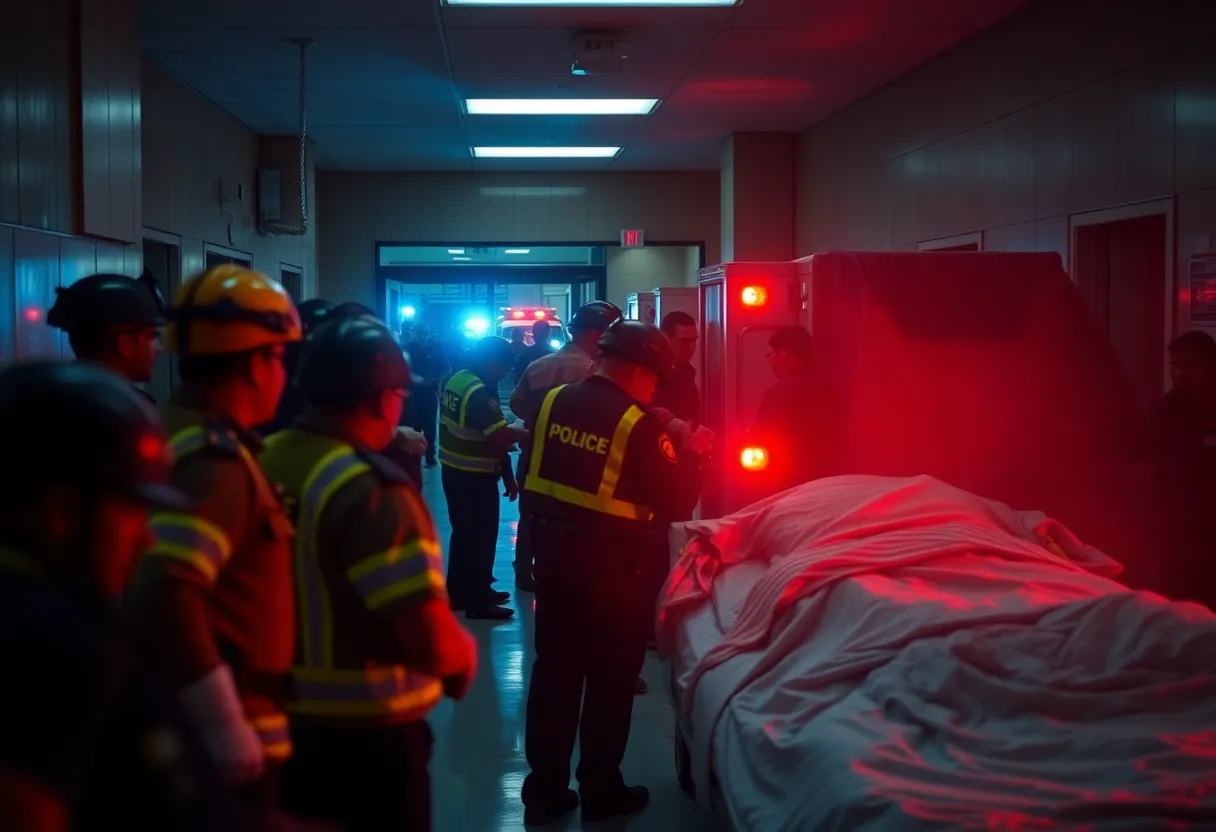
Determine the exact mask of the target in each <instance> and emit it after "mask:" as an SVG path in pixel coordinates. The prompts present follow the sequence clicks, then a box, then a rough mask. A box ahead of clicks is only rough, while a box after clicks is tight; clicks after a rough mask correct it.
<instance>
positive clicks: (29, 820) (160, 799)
mask: <svg viewBox="0 0 1216 832" xmlns="http://www.w3.org/2000/svg"><path fill="white" fill-rule="evenodd" d="M119 291H122V290H119ZM0 434H2V435H4V436H6V437H10V438H11V439H12V438H15V439H16V440H17V441H21V442H28V443H30V444H31V445H32V446H33V447H36V448H38V449H39V452H38V458H37V459H38V464H37V465H33V466H30V467H28V468H26V469H24V470H23V471H22V473H21V476H19V477H16V476H13V477H6V478H5V479H4V480H3V482H2V483H0V662H3V664H4V669H5V678H4V683H3V684H2V685H0V723H2V725H0V734H2V735H3V737H4V741H3V743H0V828H3V829H11V830H37V832H48V831H49V830H60V829H97V830H106V829H114V830H118V829H124V830H147V832H153V831H154V830H163V829H176V830H223V832H229V830H240V829H247V828H249V827H248V825H247V819H245V818H243V812H241V810H240V807H239V804H237V803H236V802H235V801H234V800H233V799H232V796H231V795H230V794H229V791H228V789H227V788H226V787H225V785H224V784H223V783H222V781H221V780H220V777H219V775H218V773H217V772H216V771H215V767H214V765H213V764H212V762H211V760H210V758H209V756H208V754H207V751H206V750H205V749H204V748H202V747H201V746H200V745H199V744H198V743H197V741H196V739H195V737H194V735H193V731H192V730H191V727H190V726H189V724H188V723H187V722H186V721H185V719H184V718H182V717H181V716H180V715H179V714H178V712H177V709H176V708H175V707H174V706H173V703H172V701H171V700H169V699H167V698H166V697H165V696H164V691H163V690H162V689H161V686H160V685H159V684H157V680H156V679H155V678H154V676H153V675H152V674H151V673H149V672H148V671H147V669H146V668H144V667H143V666H142V665H141V663H140V661H139V659H138V656H137V651H136V650H135V649H134V647H133V645H131V644H130V643H129V641H128V639H127V637H126V632H125V628H124V627H123V626H122V623H121V622H120V621H118V620H117V616H116V615H115V610H114V608H113V606H112V603H113V601H114V599H115V598H116V597H117V596H119V595H120V593H121V592H122V589H123V587H124V585H125V583H126V579H127V577H128V575H129V573H130V570H131V568H132V567H133V565H134V564H135V561H136V559H137V558H138V556H139V553H140V551H141V550H142V548H143V547H144V545H146V543H147V536H148V510H149V508H168V509H173V510H180V509H182V508H183V507H184V506H185V505H186V504H187V500H186V497H185V495H183V494H181V493H180V492H178V491H177V490H175V489H173V488H171V487H170V486H169V484H168V482H169V474H170V467H171V463H170V457H169V451H168V448H167V438H166V436H165V433H164V428H162V427H161V425H160V422H159V420H158V419H157V417H156V412H155V410H153V409H152V408H151V407H150V406H148V404H147V402H146V401H145V400H144V399H143V398H142V397H140V396H139V395H138V394H137V393H136V391H135V390H134V389H133V388H131V387H130V386H129V385H128V384H126V383H125V382H124V381H123V380H122V379H120V378H118V377H116V376H115V375H113V374H112V373H110V372H108V371H106V370H104V369H101V368H98V367H92V366H86V365H81V364H75V365H73V364H65V363H62V362H58V361H55V362H37V363H28V364H18V365H13V366H9V367H6V368H4V369H3V370H0Z"/></svg>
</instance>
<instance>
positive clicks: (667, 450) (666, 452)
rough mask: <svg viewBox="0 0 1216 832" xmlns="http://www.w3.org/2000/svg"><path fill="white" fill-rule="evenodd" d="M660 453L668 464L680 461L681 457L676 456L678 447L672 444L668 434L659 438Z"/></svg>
mask: <svg viewBox="0 0 1216 832" xmlns="http://www.w3.org/2000/svg"><path fill="white" fill-rule="evenodd" d="M659 453H661V454H662V455H663V456H664V457H665V458H666V459H667V461H668V462H678V461H679V457H678V456H676V446H675V445H673V444H672V443H671V437H670V436H668V435H667V434H666V433H664V434H662V435H660V436H659Z"/></svg>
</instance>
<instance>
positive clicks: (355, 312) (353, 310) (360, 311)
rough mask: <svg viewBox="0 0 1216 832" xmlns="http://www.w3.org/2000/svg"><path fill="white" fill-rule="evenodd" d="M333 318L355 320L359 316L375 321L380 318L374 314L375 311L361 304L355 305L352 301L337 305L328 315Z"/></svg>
mask: <svg viewBox="0 0 1216 832" xmlns="http://www.w3.org/2000/svg"><path fill="white" fill-rule="evenodd" d="M330 314H331V315H333V317H335V318H357V317H359V316H360V315H370V316H371V317H373V318H375V319H376V320H377V321H378V320H380V316H379V315H377V314H376V310H375V309H372V308H371V307H370V306H364V305H363V304H361V303H355V302H354V301H353V300H348V301H347V302H346V303H339V304H338V305H337V306H335V307H334V309H333V312H331V313H330Z"/></svg>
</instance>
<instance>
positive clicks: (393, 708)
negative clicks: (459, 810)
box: [261, 321, 458, 832]
mask: <svg viewBox="0 0 1216 832" xmlns="http://www.w3.org/2000/svg"><path fill="white" fill-rule="evenodd" d="M410 375H411V374H410V368H409V365H408V363H407V362H406V361H405V359H404V356H403V355H402V354H401V352H400V349H399V347H398V345H397V343H396V341H395V340H394V339H393V337H392V334H391V333H390V332H389V330H388V328H387V327H385V326H384V325H383V324H381V323H380V322H378V321H343V322H340V323H335V324H330V325H329V326H327V327H325V328H324V329H323V330H321V331H319V332H317V333H316V334H315V335H314V336H313V338H312V339H310V341H309V342H308V344H307V346H306V349H305V353H304V358H303V363H302V367H301V382H302V389H303V390H304V391H305V393H306V394H307V395H308V397H309V400H310V401H311V402H313V403H314V404H315V405H318V407H320V408H324V407H325V406H326V404H328V403H329V402H333V404H330V405H329V406H330V407H331V408H338V411H337V412H338V413H340V412H342V411H343V410H350V409H352V408H354V409H357V408H358V406H359V405H360V404H361V403H362V402H363V401H366V400H368V399H371V398H374V397H375V396H376V395H377V394H379V393H380V392H382V391H384V390H398V389H406V388H408V387H409V386H410V381H411V378H410ZM322 413H325V414H326V415H320V414H322ZM261 461H262V464H263V465H264V466H265V468H266V470H267V472H268V473H269V474H270V475H271V476H272V477H274V479H275V480H276V481H278V482H280V483H281V484H282V485H283V487H284V489H285V491H286V493H287V496H288V499H289V501H290V503H291V504H292V505H293V506H294V514H295V520H296V523H297V527H298V534H297V537H296V542H295V547H294V562H295V579H296V593H297V597H298V598H299V600H300V606H299V619H298V638H297V641H296V644H297V649H296V656H295V661H294V666H293V668H292V685H291V690H292V696H291V699H290V701H289V710H290V712H291V716H292V730H293V740H294V745H295V752H294V754H293V756H292V759H291V761H290V762H289V763H288V764H287V767H286V769H285V770H284V776H283V796H284V804H285V806H286V808H287V809H288V810H289V811H292V812H293V813H295V814H299V815H301V816H304V817H310V818H318V819H324V820H329V821H333V822H337V823H341V824H342V825H343V828H345V829H347V830H348V831H349V832H361V831H362V830H426V829H428V828H429V827H430V788H429V776H428V773H427V767H428V762H429V759H430V753H431V732H430V729H429V728H428V727H427V724H426V722H425V721H424V717H425V716H426V714H427V712H428V711H430V710H431V708H432V707H433V706H434V705H435V703H436V702H438V701H439V699H440V698H441V697H442V696H443V694H444V685H443V683H442V682H441V681H440V679H438V678H435V677H433V676H429V675H426V674H425V673H422V672H417V671H416V670H415V669H413V668H411V667H410V666H408V662H407V661H406V660H405V653H406V650H405V649H404V648H403V646H402V638H403V637H406V636H408V637H411V638H412V637H414V636H415V635H416V633H412V632H411V630H415V629H416V628H417V627H418V626H419V623H418V620H417V618H416V613H417V611H418V610H419V608H420V607H421V606H423V605H426V604H428V603H430V602H438V603H440V604H442V605H444V607H443V609H444V614H445V615H446V616H447V617H448V618H449V619H450V618H451V613H450V612H448V611H446V604H447V593H446V592H445V591H444V583H443V571H442V562H441V553H440V546H439V540H438V538H437V536H436V531H435V525H434V523H433V522H432V520H431V516H430V513H429V512H428V511H427V509H426V506H425V505H424V504H423V502H422V498H421V496H420V495H419V494H418V492H417V490H416V489H415V488H414V487H413V485H412V484H411V483H409V481H408V480H407V478H406V477H405V475H404V473H403V472H402V471H401V470H400V469H399V468H398V467H397V466H395V465H394V464H392V463H391V462H390V461H388V460H387V459H386V458H385V457H383V456H380V455H378V454H376V453H373V452H372V451H370V450H369V449H367V448H366V447H365V446H364V445H363V444H362V443H361V442H360V441H359V440H358V439H357V438H356V437H354V436H352V435H349V434H348V431H347V429H346V428H345V427H344V426H343V422H342V419H341V417H340V416H339V415H329V414H328V411H327V410H321V409H319V410H317V411H315V412H310V414H309V415H308V416H305V417H304V418H303V419H301V420H300V421H298V422H297V423H296V424H295V425H293V426H292V427H291V428H289V429H287V430H285V431H283V432H282V433H279V434H277V435H275V436H274V437H271V439H270V440H268V443H267V449H266V451H265V453H264V454H263V455H262V460H261ZM455 626H457V627H458V625H455Z"/></svg>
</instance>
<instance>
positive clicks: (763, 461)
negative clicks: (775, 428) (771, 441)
mask: <svg viewBox="0 0 1216 832" xmlns="http://www.w3.org/2000/svg"><path fill="white" fill-rule="evenodd" d="M739 464H740V465H742V466H743V469H744V470H745V471H763V470H764V469H765V468H767V467H768V449H766V448H761V447H759V446H757V445H751V446H748V447H746V448H744V449H743V450H742V451H740V452H739Z"/></svg>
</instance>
